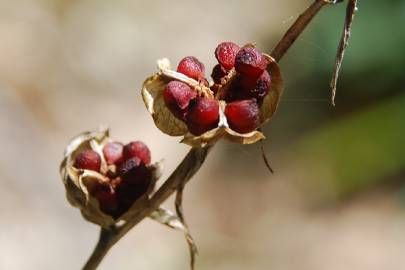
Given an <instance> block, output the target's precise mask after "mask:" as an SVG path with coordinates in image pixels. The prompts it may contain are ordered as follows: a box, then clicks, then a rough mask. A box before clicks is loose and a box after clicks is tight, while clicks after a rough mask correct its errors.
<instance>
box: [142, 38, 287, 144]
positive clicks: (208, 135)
mask: <svg viewBox="0 0 405 270" xmlns="http://www.w3.org/2000/svg"><path fill="white" fill-rule="evenodd" d="M246 46H252V45H251V44H248V45H246ZM264 55H265V57H266V58H267V60H268V62H269V64H268V66H267V69H268V71H269V73H270V76H271V89H270V91H269V94H268V95H267V96H266V97H265V99H264V100H263V104H262V106H261V107H260V126H261V125H263V124H264V123H265V122H267V121H268V120H270V119H271V117H272V116H273V114H274V113H275V111H276V110H277V106H278V103H279V102H280V98H281V94H282V92H283V80H282V77H281V72H280V68H279V66H278V65H277V63H276V62H275V60H274V59H273V58H272V57H271V56H269V55H267V54H264ZM157 64H158V72H157V73H156V74H154V75H153V76H151V77H149V78H147V79H146V80H145V82H144V83H143V86H142V98H143V101H144V103H145V105H146V108H147V109H148V111H149V113H150V114H151V115H152V118H153V120H154V122H155V125H156V126H157V127H158V128H159V129H160V130H161V131H162V132H163V133H166V134H168V135H170V136H183V139H182V140H181V142H183V143H186V144H188V145H190V146H192V147H205V146H207V145H210V144H214V143H216V142H217V141H218V140H219V139H221V138H225V139H227V140H229V141H232V142H235V143H241V144H251V143H255V142H257V141H259V140H262V139H264V138H265V137H264V135H263V134H262V133H261V132H260V131H252V132H249V133H245V134H242V133H238V132H236V131H234V130H232V129H230V128H229V125H228V123H227V121H226V117H225V114H224V109H225V106H226V103H225V101H220V112H219V116H220V120H219V123H218V127H217V128H214V129H212V130H209V131H207V132H205V133H203V134H202V135H200V136H194V135H193V134H191V133H190V132H189V131H188V129H187V126H186V124H185V123H184V122H183V121H181V120H179V119H178V118H176V117H175V116H174V115H173V114H172V113H171V112H170V110H169V109H168V108H167V107H166V105H165V102H164V98H163V91H164V88H165V87H166V85H167V84H168V83H169V82H170V81H172V80H177V81H182V82H184V83H186V84H188V85H190V86H191V87H193V88H195V89H197V91H199V92H200V93H202V94H203V95H205V96H208V97H213V94H212V92H211V90H210V89H209V88H208V87H206V86H204V85H202V84H200V83H199V82H197V81H196V80H194V79H192V78H189V77H187V76H185V75H184V74H181V73H179V72H176V71H173V70H172V69H171V67H170V61H169V60H168V59H167V58H163V59H160V60H158V62H157ZM232 74H233V76H235V72H233V73H232ZM231 82H232V78H227V80H226V82H225V83H226V84H230V83H231ZM227 86H229V85H222V86H221V87H222V88H226V87H227Z"/></svg>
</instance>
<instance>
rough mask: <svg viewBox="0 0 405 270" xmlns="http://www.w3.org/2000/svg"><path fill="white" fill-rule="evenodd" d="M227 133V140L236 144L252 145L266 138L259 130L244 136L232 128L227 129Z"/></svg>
mask: <svg viewBox="0 0 405 270" xmlns="http://www.w3.org/2000/svg"><path fill="white" fill-rule="evenodd" d="M225 131H226V133H225V138H226V139H227V140H228V141H231V142H234V143H240V144H252V143H255V142H257V141H260V140H262V139H265V138H266V137H265V136H264V135H263V133H261V132H260V131H257V130H255V131H252V132H249V133H243V134H242V133H238V132H236V131H234V130H232V129H230V128H226V129H225Z"/></svg>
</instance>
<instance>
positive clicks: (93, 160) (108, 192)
mask: <svg viewBox="0 0 405 270" xmlns="http://www.w3.org/2000/svg"><path fill="white" fill-rule="evenodd" d="M102 152H103V156H104V159H105V160H106V162H107V165H108V170H107V171H106V172H104V171H101V170H100V167H101V157H100V155H99V154H98V153H97V152H95V151H93V150H83V151H82V152H80V153H79V154H78V155H77V156H76V158H75V162H74V165H73V166H74V167H76V168H77V169H86V170H92V171H96V172H99V173H103V174H105V176H106V177H107V178H108V179H109V181H105V182H97V183H92V184H91V186H88V190H89V192H90V194H92V195H93V196H94V197H95V198H96V199H97V200H98V202H99V206H100V209H101V211H103V212H104V213H106V214H108V215H110V216H112V217H114V218H118V217H119V216H121V215H122V214H123V213H125V212H126V211H128V209H129V208H130V207H131V206H132V204H133V203H134V202H135V201H136V200H137V199H138V198H139V197H140V196H142V195H143V194H144V193H145V192H146V191H147V189H148V187H149V185H150V182H151V180H152V173H151V170H150V168H148V165H150V162H151V154H150V151H149V148H148V147H147V146H146V145H145V144H144V143H143V142H141V141H133V142H130V143H128V144H126V145H123V144H122V143H120V142H109V143H107V144H106V145H104V147H103V151H102Z"/></svg>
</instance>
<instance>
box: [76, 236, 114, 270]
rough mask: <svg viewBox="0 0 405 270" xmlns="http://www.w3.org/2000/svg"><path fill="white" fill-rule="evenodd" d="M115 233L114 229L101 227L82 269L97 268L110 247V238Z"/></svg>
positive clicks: (111, 238)
mask: <svg viewBox="0 0 405 270" xmlns="http://www.w3.org/2000/svg"><path fill="white" fill-rule="evenodd" d="M115 235H116V233H115V230H114V229H104V228H102V229H101V231H100V236H99V239H98V242H97V245H96V247H95V248H94V250H93V253H92V254H91V256H90V258H89V259H88V260H87V262H86V264H85V265H84V267H83V270H93V269H97V266H98V265H99V264H100V263H101V261H102V259H103V258H104V256H105V255H106V254H107V252H108V251H109V250H110V248H111V247H112V245H113V244H112V240H113V238H114V236H115Z"/></svg>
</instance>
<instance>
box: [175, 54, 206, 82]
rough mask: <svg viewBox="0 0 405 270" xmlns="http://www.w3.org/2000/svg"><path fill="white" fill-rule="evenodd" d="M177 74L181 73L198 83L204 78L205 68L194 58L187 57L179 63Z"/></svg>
mask: <svg viewBox="0 0 405 270" xmlns="http://www.w3.org/2000/svg"><path fill="white" fill-rule="evenodd" d="M177 72H180V73H183V74H184V75H186V76H188V77H190V78H193V79H195V80H197V81H198V80H199V79H201V78H203V77H204V72H205V67H204V64H203V63H201V62H200V61H198V59H197V58H196V57H194V56H187V57H185V58H183V59H182V60H181V61H180V63H179V65H178V66H177Z"/></svg>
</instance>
